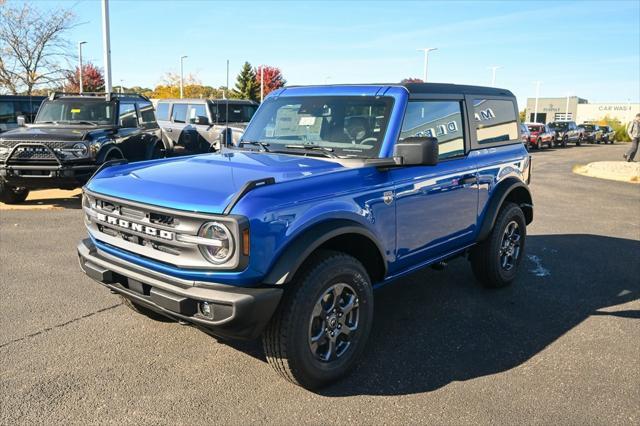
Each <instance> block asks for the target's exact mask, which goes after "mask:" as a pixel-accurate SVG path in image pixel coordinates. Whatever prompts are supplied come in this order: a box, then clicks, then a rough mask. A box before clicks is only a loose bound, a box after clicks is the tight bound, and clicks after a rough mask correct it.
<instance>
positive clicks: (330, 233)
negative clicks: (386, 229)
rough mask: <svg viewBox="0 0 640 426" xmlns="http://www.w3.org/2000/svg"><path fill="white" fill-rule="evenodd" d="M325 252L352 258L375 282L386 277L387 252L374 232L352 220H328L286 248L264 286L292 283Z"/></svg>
mask: <svg viewBox="0 0 640 426" xmlns="http://www.w3.org/2000/svg"><path fill="white" fill-rule="evenodd" d="M322 249H330V250H336V251H340V252H343V253H346V254H348V255H350V256H353V257H354V258H356V259H357V260H358V261H360V263H362V264H363V266H364V267H365V269H366V270H367V272H368V273H369V277H370V278H371V281H372V282H377V281H381V280H382V279H383V278H384V277H385V275H386V273H387V263H386V261H385V257H384V250H383V249H382V247H381V246H380V244H379V243H378V241H377V239H376V237H375V235H374V234H373V233H372V232H371V231H369V230H368V229H366V228H365V227H363V226H362V225H360V224H358V223H357V222H353V221H350V220H329V221H325V222H322V223H319V224H316V225H313V226H312V227H311V228H309V229H307V230H304V231H302V232H301V233H300V234H298V236H296V237H295V238H294V239H293V240H292V241H291V242H290V243H289V244H287V246H286V247H285V249H284V250H283V251H282V253H281V255H280V256H279V257H278V259H277V260H276V261H275V263H274V264H273V265H272V267H271V268H270V271H269V273H268V274H267V275H266V277H265V279H264V281H263V283H264V284H269V285H281V284H286V283H289V282H290V281H292V280H293V278H294V277H295V276H296V273H298V272H299V271H300V270H302V269H303V268H304V265H305V263H306V262H307V261H308V260H309V259H310V257H311V256H312V254H313V253H315V252H316V251H317V250H322Z"/></svg>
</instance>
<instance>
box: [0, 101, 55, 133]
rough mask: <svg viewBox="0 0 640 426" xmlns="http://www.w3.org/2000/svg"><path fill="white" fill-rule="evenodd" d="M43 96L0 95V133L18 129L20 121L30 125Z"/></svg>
mask: <svg viewBox="0 0 640 426" xmlns="http://www.w3.org/2000/svg"><path fill="white" fill-rule="evenodd" d="M45 98H46V97H45V96H13V95H0V133H2V132H5V131H7V130H11V129H15V128H16V127H18V120H19V117H22V118H21V119H20V121H21V122H22V121H24V122H25V123H32V122H33V119H34V118H35V116H36V113H37V112H38V107H39V106H40V104H41V103H42V101H43V100H45Z"/></svg>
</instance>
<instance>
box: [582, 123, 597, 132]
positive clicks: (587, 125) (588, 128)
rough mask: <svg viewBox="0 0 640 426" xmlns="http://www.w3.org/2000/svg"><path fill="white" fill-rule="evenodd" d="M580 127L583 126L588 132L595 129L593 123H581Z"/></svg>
mask: <svg viewBox="0 0 640 426" xmlns="http://www.w3.org/2000/svg"><path fill="white" fill-rule="evenodd" d="M580 127H582V128H584V129H585V130H586V131H588V132H592V131H594V130H595V129H596V127H595V126H594V125H593V124H581V125H580Z"/></svg>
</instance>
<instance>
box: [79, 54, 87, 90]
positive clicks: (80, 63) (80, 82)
mask: <svg viewBox="0 0 640 426" xmlns="http://www.w3.org/2000/svg"><path fill="white" fill-rule="evenodd" d="M86 43H87V42H86V41H79V42H78V62H79V63H78V83H79V86H80V93H82V89H83V87H82V45H83V44H86Z"/></svg>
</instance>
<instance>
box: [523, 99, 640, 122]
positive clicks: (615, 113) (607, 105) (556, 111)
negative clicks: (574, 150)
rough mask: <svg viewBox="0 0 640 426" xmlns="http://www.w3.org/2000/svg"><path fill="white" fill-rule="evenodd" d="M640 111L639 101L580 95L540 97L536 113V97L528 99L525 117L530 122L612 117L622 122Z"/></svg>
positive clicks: (587, 120) (591, 119)
mask: <svg viewBox="0 0 640 426" xmlns="http://www.w3.org/2000/svg"><path fill="white" fill-rule="evenodd" d="M639 112H640V104H639V103H629V102H597V103H589V101H588V100H586V99H583V98H580V97H578V96H569V97H564V98H538V109H537V113H536V99H535V98H528V99H527V108H526V109H525V117H526V120H527V121H528V122H535V121H537V122H539V123H550V122H552V121H559V120H572V121H575V122H576V123H585V122H597V121H600V120H603V119H605V118H612V119H615V120H618V121H620V122H622V123H627V122H629V121H631V120H633V117H634V116H635V115H636V114H638V113H639Z"/></svg>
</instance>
